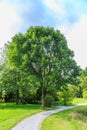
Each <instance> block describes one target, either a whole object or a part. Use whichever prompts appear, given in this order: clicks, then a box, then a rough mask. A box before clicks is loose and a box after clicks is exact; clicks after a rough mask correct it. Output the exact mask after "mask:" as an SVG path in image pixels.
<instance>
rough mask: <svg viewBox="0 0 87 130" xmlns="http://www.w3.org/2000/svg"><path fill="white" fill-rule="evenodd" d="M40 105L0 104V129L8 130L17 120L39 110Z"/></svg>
mask: <svg viewBox="0 0 87 130" xmlns="http://www.w3.org/2000/svg"><path fill="white" fill-rule="evenodd" d="M41 111H42V110H41V108H40V105H34V104H33V105H32V104H26V105H22V104H21V105H16V104H14V103H4V104H0V130H10V129H11V127H13V126H14V125H15V124H17V123H18V122H19V121H21V120H22V119H24V118H25V117H28V116H30V115H33V114H35V113H38V112H41Z"/></svg>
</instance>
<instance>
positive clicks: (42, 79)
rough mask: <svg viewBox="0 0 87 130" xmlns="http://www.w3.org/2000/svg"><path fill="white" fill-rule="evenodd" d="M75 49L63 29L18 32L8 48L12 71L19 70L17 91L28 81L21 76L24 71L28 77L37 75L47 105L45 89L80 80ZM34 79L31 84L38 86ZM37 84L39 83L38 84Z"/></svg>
mask: <svg viewBox="0 0 87 130" xmlns="http://www.w3.org/2000/svg"><path fill="white" fill-rule="evenodd" d="M73 56H74V54H73V52H72V51H71V50H70V49H69V48H68V46H67V41H66V39H65V37H64V36H63V34H61V33H60V31H59V30H54V29H53V28H50V27H43V26H35V27H30V28H29V29H28V30H27V31H26V33H25V34H21V33H19V34H17V35H15V36H14V37H13V38H12V41H11V42H10V43H9V45H8V48H7V62H8V65H9V67H10V69H12V70H16V72H17V73H19V77H18V79H17V81H16V87H14V88H18V89H17V91H20V88H21V83H22V85H23V86H22V87H24V88H25V87H26V86H28V85H24V84H25V83H29V82H30V83H31V81H32V79H33V78H31V79H30V81H29V82H26V79H25V78H24V79H25V81H23V78H22V79H21V78H20V75H21V72H22V73H24V74H25V73H26V74H27V77H29V76H31V77H35V79H36V82H37V83H38V88H42V91H41V92H42V104H43V105H42V106H43V107H44V97H45V91H47V89H48V88H49V87H50V86H51V87H56V88H57V89H59V87H60V86H63V85H67V84H69V83H75V82H76V81H77V78H76V77H77V75H78V70H79V69H78V66H77V65H76V62H75V61H74V60H73ZM34 83H35V82H34V81H33V82H32V83H31V85H29V87H30V86H35V84H34ZM36 86H37V85H36Z"/></svg>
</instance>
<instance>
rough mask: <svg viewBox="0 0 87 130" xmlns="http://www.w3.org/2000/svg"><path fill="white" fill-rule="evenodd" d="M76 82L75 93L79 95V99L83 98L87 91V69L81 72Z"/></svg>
mask: <svg viewBox="0 0 87 130" xmlns="http://www.w3.org/2000/svg"><path fill="white" fill-rule="evenodd" d="M78 80H79V84H78V87H77V93H79V97H83V93H84V94H85V91H87V68H85V69H84V70H81V75H80V76H79V78H78Z"/></svg>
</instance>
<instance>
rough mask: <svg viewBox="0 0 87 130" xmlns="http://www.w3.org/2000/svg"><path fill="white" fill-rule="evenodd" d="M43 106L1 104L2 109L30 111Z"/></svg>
mask: <svg viewBox="0 0 87 130" xmlns="http://www.w3.org/2000/svg"><path fill="white" fill-rule="evenodd" d="M40 107H41V106H40V105H38V104H15V103H2V104H0V109H28V110H31V109H32V110H34V109H35V110H36V109H38V108H40Z"/></svg>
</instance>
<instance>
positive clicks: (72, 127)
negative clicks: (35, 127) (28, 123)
mask: <svg viewBox="0 0 87 130" xmlns="http://www.w3.org/2000/svg"><path fill="white" fill-rule="evenodd" d="M41 130H87V106H83V107H77V108H74V109H70V110H65V111H62V112H59V113H56V114H53V115H51V116H49V117H47V118H46V119H45V120H44V121H43V123H42V126H41Z"/></svg>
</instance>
